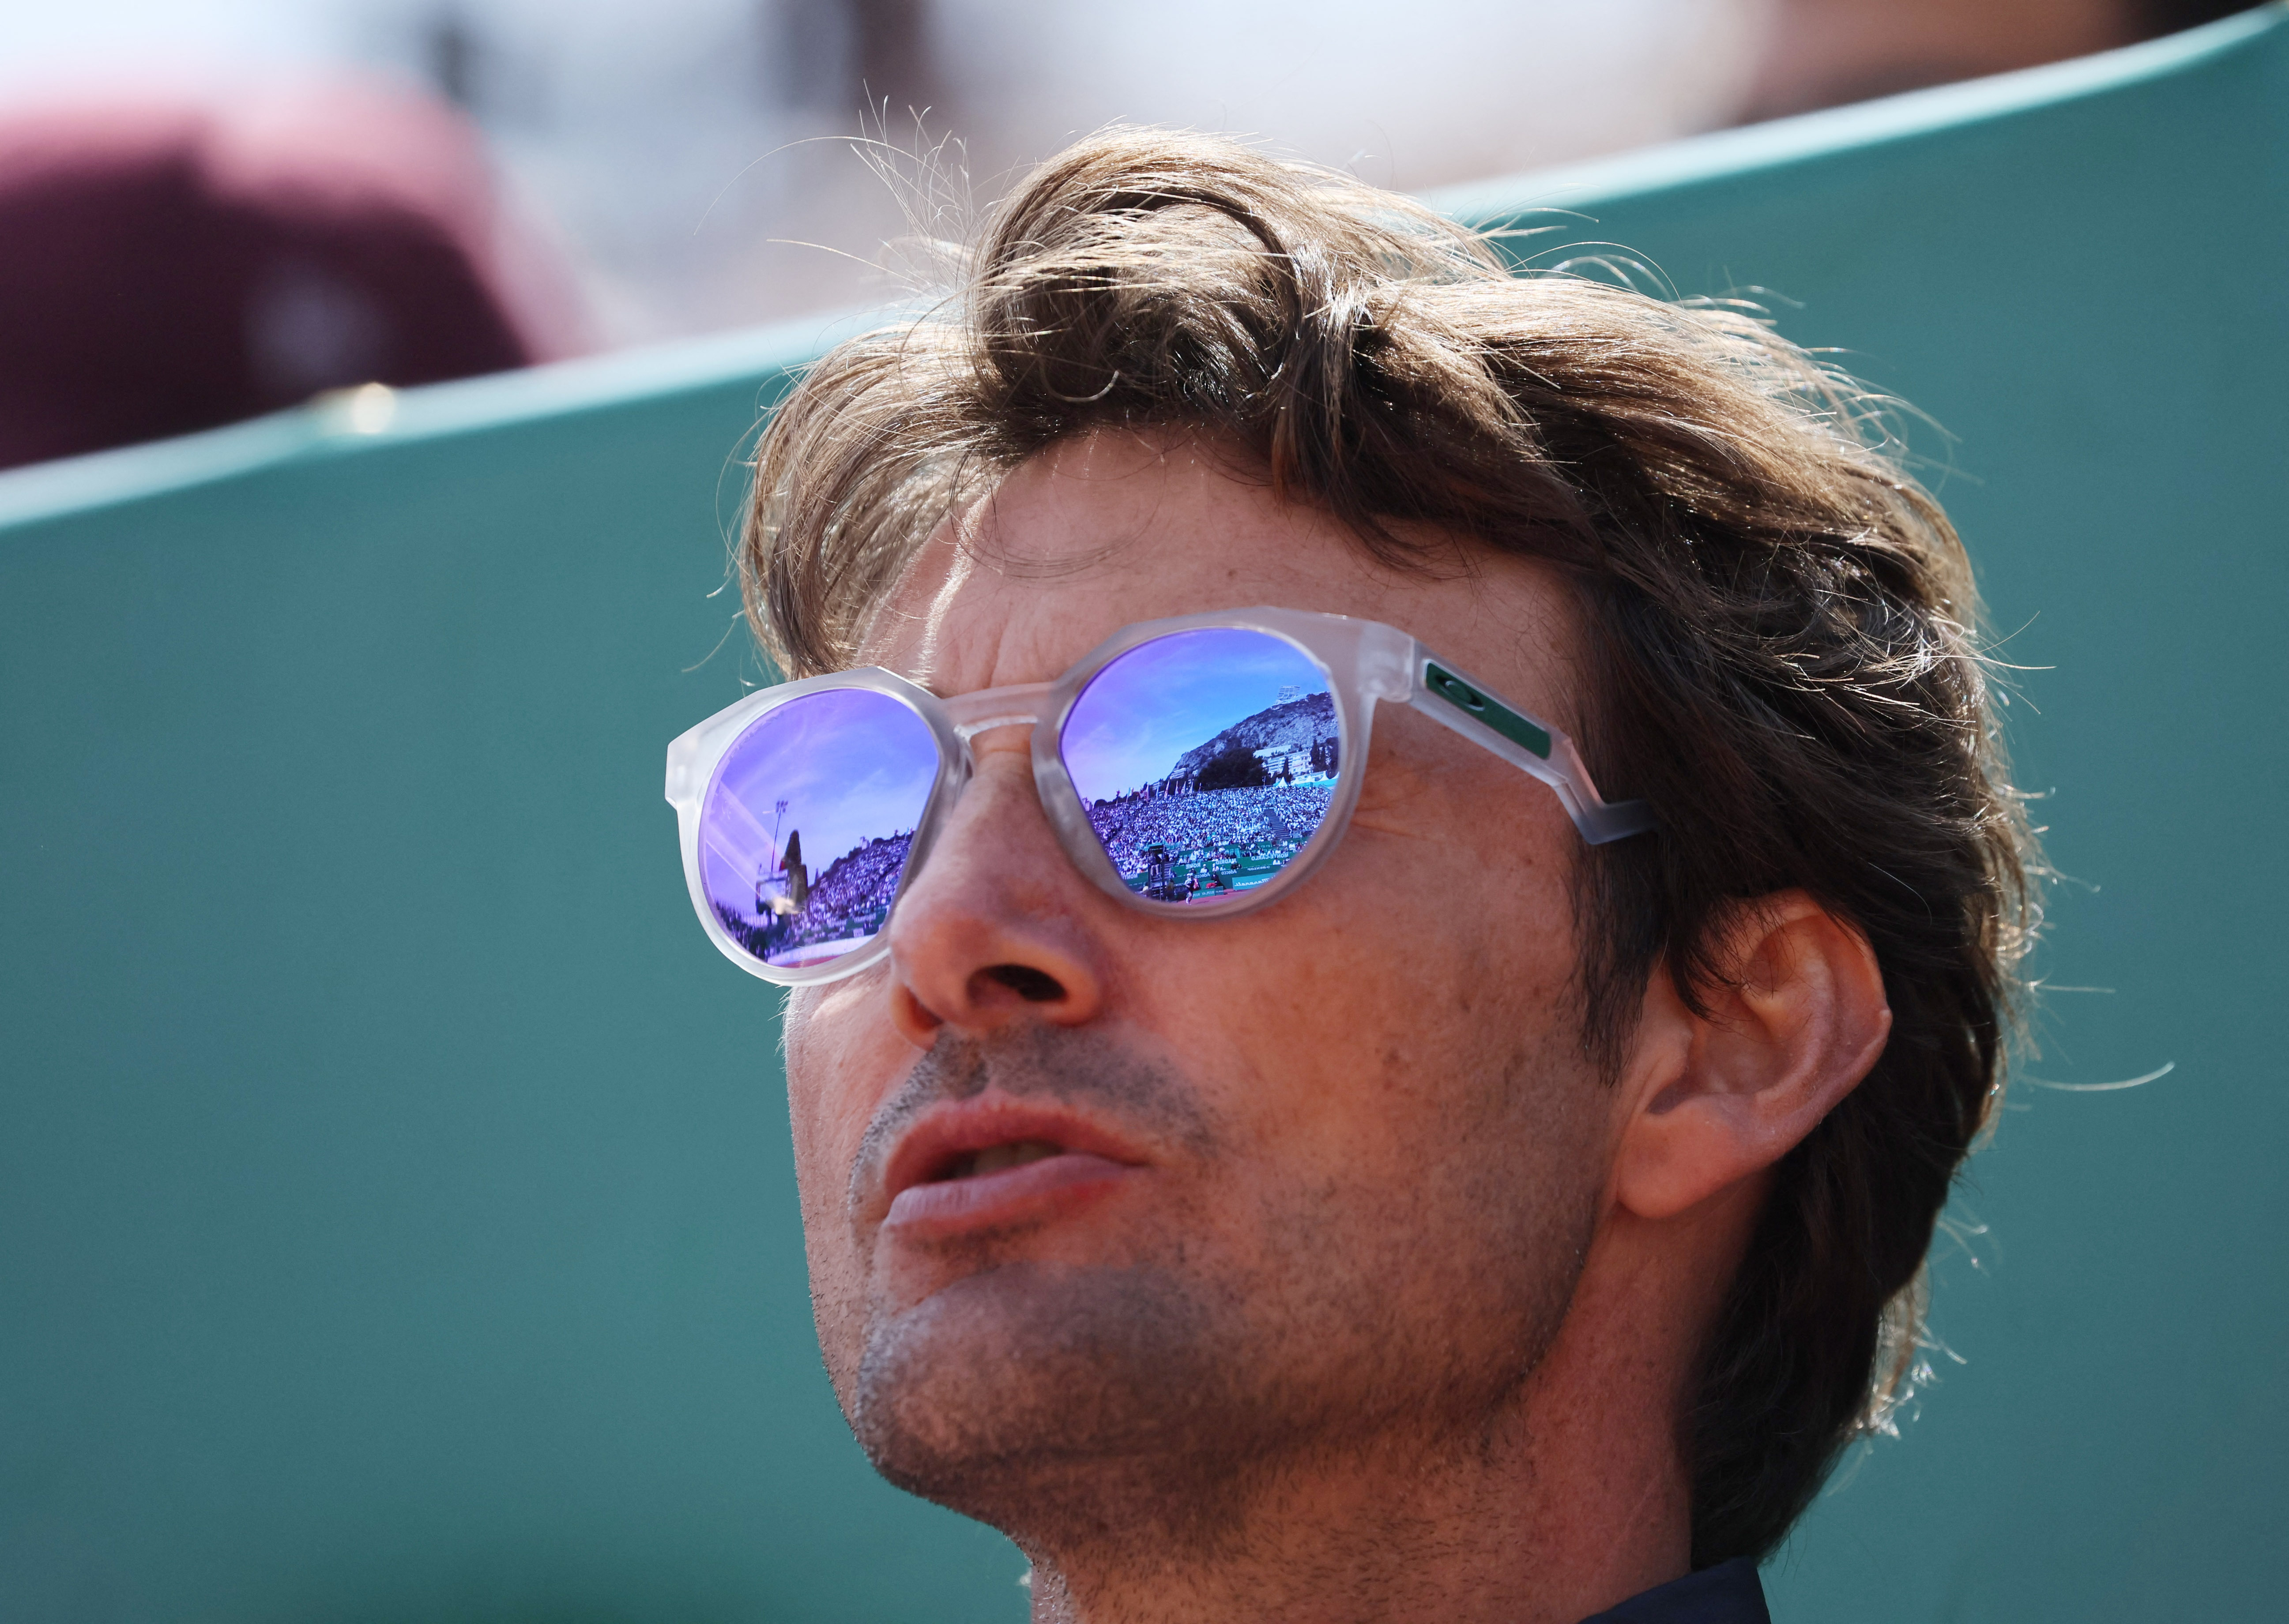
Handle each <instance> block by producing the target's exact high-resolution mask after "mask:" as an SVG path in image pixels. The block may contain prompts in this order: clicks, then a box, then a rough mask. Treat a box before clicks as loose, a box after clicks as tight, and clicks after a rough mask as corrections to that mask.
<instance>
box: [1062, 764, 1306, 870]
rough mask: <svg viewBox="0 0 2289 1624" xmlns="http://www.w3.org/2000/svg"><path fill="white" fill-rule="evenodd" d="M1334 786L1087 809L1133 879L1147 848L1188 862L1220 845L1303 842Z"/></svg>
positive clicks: (1141, 800)
mask: <svg viewBox="0 0 2289 1624" xmlns="http://www.w3.org/2000/svg"><path fill="white" fill-rule="evenodd" d="M1334 792H1335V785H1333V784H1274V785H1272V786H1270V787H1268V788H1264V789H1244V790H1212V791H1208V792H1203V793H1200V794H1197V795H1155V796H1145V795H1138V796H1132V797H1130V798H1129V799H1127V800H1107V801H1100V802H1098V803H1097V805H1095V806H1093V807H1091V808H1089V826H1090V827H1091V828H1093V829H1095V830H1096V831H1097V839H1098V840H1101V841H1103V842H1104V844H1105V851H1106V853H1107V854H1108V855H1109V856H1111V857H1112V858H1113V867H1114V868H1116V869H1118V870H1119V871H1120V872H1121V878H1122V879H1124V880H1134V879H1136V878H1137V876H1138V875H1140V874H1142V873H1143V872H1145V849H1146V848H1148V847H1152V846H1165V847H1167V848H1168V851H1169V853H1170V855H1172V856H1176V858H1178V859H1179V860H1186V861H1188V860H1190V859H1192V857H1193V856H1195V855H1196V854H1199V853H1201V852H1204V851H1206V850H1208V849H1209V848H1216V847H1226V846H1240V845H1262V844H1265V843H1271V844H1275V845H1281V846H1301V845H1302V844H1303V843H1304V841H1306V840H1310V839H1311V838H1312V832H1313V831H1314V830H1316V829H1318V828H1319V826H1320V820H1321V819H1322V818H1324V817H1326V816H1328V797H1329V796H1330V795H1332V794H1333V793H1334Z"/></svg>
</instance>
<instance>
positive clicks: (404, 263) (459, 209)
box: [0, 83, 578, 467]
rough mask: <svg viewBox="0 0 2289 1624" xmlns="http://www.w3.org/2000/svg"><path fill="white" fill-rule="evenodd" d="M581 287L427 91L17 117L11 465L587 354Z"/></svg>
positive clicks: (4, 379) (5, 400) (93, 107)
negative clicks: (520, 223)
mask: <svg viewBox="0 0 2289 1624" xmlns="http://www.w3.org/2000/svg"><path fill="white" fill-rule="evenodd" d="M569 285H570V284H569V281H568V279H567V278H566V277H565V276H563V275H562V274H561V272H552V270H551V268H550V267H548V266H547V264H546V262H545V260H544V259H542V257H541V256H540V255H539V254H538V251H537V250H536V249H535V247H534V245H533V244H532V243H530V240H529V239H523V238H520V237H518V236H517V235H516V234H515V233H514V232H513V231H511V230H510V229H508V228H507V227H506V224H505V222H504V220H503V218H502V212H501V209H500V204H499V202H498V198H497V196H496V195H495V193H494V189H493V185H492V180H491V172H490V170H489V167H488V165H487V163H486V159H485V154H484V149H483V143H482V140H481V139H480V138H479V136H478V134H477V132H476V131H475V128H474V127H473V126H471V125H470V124H469V123H467V121H466V120H464V119H463V118H462V117H461V116H460V115H459V114H457V113H455V112H453V111H452V110H451V109H450V108H447V107H443V106H441V105H439V104H437V103H435V102H432V101H429V100H426V99H423V98H420V97H418V96H415V95H412V94H411V93H407V92H397V91H394V90H387V89H382V88H379V87H376V86H371V85H368V84H356V83H353V84H315V85H308V86H304V87H300V88H298V89H295V90H292V91H288V92H265V93H259V94H252V95H243V96H239V97H236V98H235V99H232V100H229V101H228V102H227V103H226V102H224V101H222V100H219V99H216V100H194V99H191V98H189V97H186V96H180V95H176V96H170V97H164V98H161V97H149V98H144V99H141V100H135V101H132V102H131V101H113V102H109V103H95V102H83V103H79V104H52V105H51V106H49V107H44V108H42V109H39V110H25V111H18V112H14V113H12V114H7V115H0V467H6V466H12V465H14V464H18V463H27V462H35V461H38V460H41V459H43V458H51V457H64V456H69V455H71V454H73V453H75V452H80V451H92V450H100V449H102V448H104V447H107V446H115V445H124V444H128V443H131V442H136V441H141V440H152V439H157V438H160V437H162V436H164V435H168V434H185V433H187V432H189V431H191V430H194V429H201V428H210V427H212V426H215V425H217V424H222V423H228V422H232V421H235V419H238V418H247V417H252V416H254V415H256V414H258V413H260V412H265V411H270V410H276V409H277V408H279V407H283V406H291V405H293V404H296V403H297V402H301V401H305V400H307V399H308V398H309V397H310V396H311V395H313V394H316V393H318V392H319V391H321V390H323V389H330V388H337V387H341V386H347V385H352V384H360V383H367V382H381V383H389V384H423V383H434V382H436V381H438V380H440V379H443V378H467V377H469V376H472V375H474V374H476V373H481V372H495V371H500V370H505V369H506V368H510V367H519V366H523V365H526V364H528V363H529V362H534V361H540V360H548V359H552V358H554V357H555V356H558V355H561V354H569V353H570V352H571V351H572V350H574V349H575V348H577V347H578V317H577V314H576V311H575V307H574V305H573V302H572V300H571V299H570V294H569V291H568V290H569Z"/></svg>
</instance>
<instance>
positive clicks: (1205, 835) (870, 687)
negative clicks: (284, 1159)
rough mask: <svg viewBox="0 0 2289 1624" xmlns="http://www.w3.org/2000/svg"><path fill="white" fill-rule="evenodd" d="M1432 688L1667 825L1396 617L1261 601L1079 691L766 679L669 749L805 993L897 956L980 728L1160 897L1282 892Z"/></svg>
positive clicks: (1596, 826) (1221, 902) (736, 894)
mask: <svg viewBox="0 0 2289 1624" xmlns="http://www.w3.org/2000/svg"><path fill="white" fill-rule="evenodd" d="M1377 700H1389V701H1391V702H1392V703H1394V704H1399V705H1412V706H1413V707H1414V708H1415V709H1416V710H1418V711H1420V712H1423V713H1424V715H1426V716H1428V717H1430V718H1431V719H1432V720H1434V721H1437V722H1440V723H1441V724H1443V725H1444V726H1446V727H1448V728H1452V729H1454V730H1455V731H1456V733H1459V734H1461V735H1462V736H1464V738H1466V739H1469V740H1470V741H1471V742H1472V744H1477V745H1479V746H1480V747H1481V748H1482V749H1485V750H1487V751H1491V752H1493V753H1494V754H1495V755H1498V756H1500V757H1501V758H1502V759H1503V760H1505V761H1508V762H1509V763H1510V764H1511V766H1513V767H1516V768H1519V770H1520V771H1522V772H1525V773H1527V774H1528V775H1529V776H1533V777H1535V778H1538V779H1540V780H1541V781H1542V782H1543V783H1544V784H1548V785H1549V786H1550V787H1551V790H1553V791H1555V792H1556V793H1557V796H1558V799H1559V802H1560V804H1562V805H1563V806H1564V807H1565V808H1566V812H1567V816H1569V817H1571V818H1572V819H1573V820H1574V826H1575V828H1576V829H1577V830H1579V831H1580V832H1581V834H1582V838H1583V840H1586V841H1588V842H1590V843H1591V844H1592V845H1601V844H1603V843H1604V842H1606V841H1607V840H1623V839H1624V838H1626V837H1628V836H1630V835H1633V834H1641V833H1644V832H1647V831H1648V830H1650V829H1652V828H1653V827H1654V818H1653V814H1652V811H1651V809H1650V808H1648V807H1647V805H1646V803H1645V802H1643V801H1641V800H1631V801H1624V802H1622V803H1619V804H1617V805H1612V806H1609V805H1607V803H1606V801H1605V800H1602V799H1601V798H1600V797H1599V794H1598V791H1597V786H1596V785H1595V784H1592V783H1591V780H1590V772H1589V769H1588V768H1586V767H1584V766H1583V764H1582V758H1581V755H1580V754H1579V752H1576V751H1575V748H1574V743H1573V741H1572V740H1571V739H1569V738H1567V736H1565V734H1563V733H1561V732H1559V730H1558V729H1557V728H1553V727H1551V725H1550V724H1549V723H1547V722H1545V721H1542V720H1537V719H1536V718H1535V717H1533V716H1531V715H1529V714H1527V712H1524V711H1521V710H1519V708H1518V707H1517V706H1515V705H1510V704H1508V703H1507V702H1505V701H1503V700H1502V699H1500V698H1498V697H1495V694H1494V693H1493V691H1492V690H1490V689H1487V686H1486V685H1485V684H1484V683H1482V682H1479V681H1477V680H1476V679H1475V678H1473V677H1472V676H1470V675H1469V674H1468V673H1465V672H1464V671H1462V670H1461V669H1460V668H1459V667H1457V666H1456V665H1454V663H1453V662H1451V661H1449V660H1446V659H1442V658H1441V657H1439V656H1437V655H1435V654H1432V653H1431V652H1430V651H1428V650H1427V649H1424V647H1423V645H1422V644H1420V643H1418V642H1416V641H1415V639H1414V638H1412V637H1410V636H1408V634H1407V633H1404V632H1401V631H1400V630H1398V629H1397V628H1396V627H1393V626H1387V625H1379V624H1377V623H1376V622H1375V621H1371V620H1353V619H1352V618H1350V617H1347V616H1343V615H1320V614H1312V613H1309V612H1306V611H1304V610H1301V609H1236V610H1229V611H1225V612H1223V613H1219V614H1211V615H1186V616H1183V617H1178V618H1176V619H1173V620H1151V621H1145V622H1143V623H1141V624H1139V625H1132V626H1129V627H1126V628H1124V629H1123V630H1121V631H1120V632H1118V633H1114V634H1113V637H1112V638H1110V639H1108V640H1107V641H1105V642H1103V643H1101V644H1099V645H1098V646H1097V648H1096V649H1094V650H1093V651H1092V652H1091V653H1090V654H1089V656H1088V657H1087V658H1085V659H1083V660H1082V661H1081V663H1080V664H1079V665H1075V666H1074V667H1073V669H1072V670H1070V671H1068V672H1066V673H1065V675H1064V676H1062V677H1060V678H1058V679H1057V681H1054V682H1033V683H1025V684H1023V685H1021V686H1017V687H1012V688H989V689H981V690H979V691H978V692H977V693H970V694H957V695H955V696H954V697H952V698H949V699H941V698H939V697H937V695H935V694H932V693H930V692H929V691H928V690H927V689H921V688H918V687H916V686H915V685H914V684H913V683H912V682H909V681H906V680H905V678H903V677H901V676H898V675H897V674H896V673H892V672H888V671H883V670H881V669H880V668H878V667H868V668H866V669H864V670H859V671H845V672H837V673H834V674H833V675H831V676H824V677H811V678H808V679H806V680H805V681H801V682H787V683H783V684H781V685H780V686H778V687H777V688H767V689H762V690H761V691H760V692H757V693H754V694H750V695H749V696H748V697H746V698H745V699H742V700H741V701H740V702H739V703H738V704H737V705H732V706H731V707H730V709H728V710H725V711H722V712H718V713H717V714H715V715H714V716H711V717H709V718H708V719H707V720H706V721H704V722H701V723H700V724H699V725H698V727H696V728H692V729H691V730H690V732H689V733H686V734H684V735H683V736H682V737H681V738H679V739H677V740H676V741H675V742H674V744H670V745H669V746H668V748H667V799H668V800H669V802H670V803H671V804H672V805H674V808H675V816H676V824H677V827H678V830H679V832H681V834H682V841H683V872H684V878H685V880H687V881H688V882H689V883H690V888H691V904H692V906H693V907H694V908H695V909H697V910H698V914H699V922H700V924H701V925H703V926H704V927H706V931H707V935H708V936H709V938H710V939H711V940H713V941H714V943H715V945H716V946H717V947H719V948H721V949H722V951H723V954H724V956H725V957H726V958H728V959H730V960H731V961H732V962H733V963H734V964H736V965H738V967H740V968H741V969H744V970H746V971H748V972H749V973H750V974H752V975H760V976H762V978H763V979H764V980H765V981H770V982H776V983H779V984H781V985H783V986H800V985H805V984H809V983H817V982H826V981H834V980H837V979H839V978H841V977H842V976H845V975H856V974H857V972H858V971H860V970H863V969H865V967H867V966H869V965H871V964H873V963H874V962H876V961H877V960H878V959H881V958H882V957H883V956H884V955H885V954H886V953H888V952H889V937H888V935H887V934H886V927H888V926H889V920H890V915H891V912H892V911H893V910H895V909H896V908H897V903H898V897H899V896H900V894H901V893H902V892H903V891H904V890H905V886H906V884H907V882H908V881H909V880H911V879H912V878H913V876H914V875H915V874H916V873H917V872H920V871H921V865H922V864H923V863H924V862H925V861H926V860H927V859H928V857H929V848H930V843H931V840H933V839H934V838H935V836H936V835H937V832H938V830H940V829H941V828H942V827H944V825H945V819H946V816H947V815H948V814H949V813H950V812H951V811H952V810H953V805H954V803H955V802H956V801H957V800H960V799H961V792H962V789H963V787H964V786H965V785H967V784H968V783H969V777H970V772H971V761H970V752H969V741H970V740H971V739H973V738H975V737H977V735H979V734H981V733H984V732H985V731H986V730H988V729H989V728H1011V727H1030V728H1033V783H1034V784H1035V786H1036V788H1037V789H1038V790H1039V792H1040V793H1041V806H1042V808H1043V810H1044V811H1046V812H1047V813H1048V815H1049V823H1050V825H1051V826H1052V827H1053V828H1054V829H1055V830H1056V831H1057V839H1058V841H1059V842H1060V843H1061V844H1062V845H1063V846H1064V848H1065V855H1066V856H1067V857H1069V858H1070V859H1071V860H1072V861H1073V865H1074V866H1075V867H1076V868H1078V869H1079V870H1080V871H1081V872H1082V873H1083V874H1085V875H1087V876H1088V877H1089V880H1092V881H1093V882H1094V883H1095V884H1096V885H1097V888H1099V889H1100V890H1102V891H1104V892H1105V894H1106V895H1108V896H1113V897H1115V898H1117V899H1118V900H1119V901H1121V902H1122V903H1125V904H1128V905H1129V906H1130V907H1132V908H1137V909H1141V910H1143V911H1144V912H1148V913H1160V914H1176V915H1183V916H1185V917H1187V918H1200V919H1212V918H1221V917H1223V916H1225V915H1228V914H1234V913H1244V912H1247V911H1248V909H1251V908H1258V907H1262V906H1263V905H1264V904H1266V903H1269V902H1271V901H1272V899H1273V898H1275V897H1277V896H1280V895H1281V894H1282V893H1283V892H1285V891H1287V890H1288V889H1289V888H1291V887H1294V886H1296V885H1300V884H1301V883H1303V881H1304V878H1305V877H1306V876H1307V875H1309V874H1310V873H1311V872H1312V870H1313V869H1314V868H1316V867H1318V866H1319V865H1320V863H1321V862H1323V861H1324V860H1325V859H1326V858H1327V856H1328V853H1330V852H1332V851H1333V850H1335V848H1336V842H1337V841H1338V840H1341V839H1342V838H1343V832H1344V826H1345V824H1348V823H1349V822H1350V820H1351V814H1352V807H1353V806H1355V805H1356V804H1357V803H1358V800H1359V794H1360V780H1361V778H1362V777H1363V776H1365V774H1366V771H1367V755H1368V728H1369V727H1370V725H1371V724H1372V722H1373V720H1374V716H1375V702H1376V701H1377Z"/></svg>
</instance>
